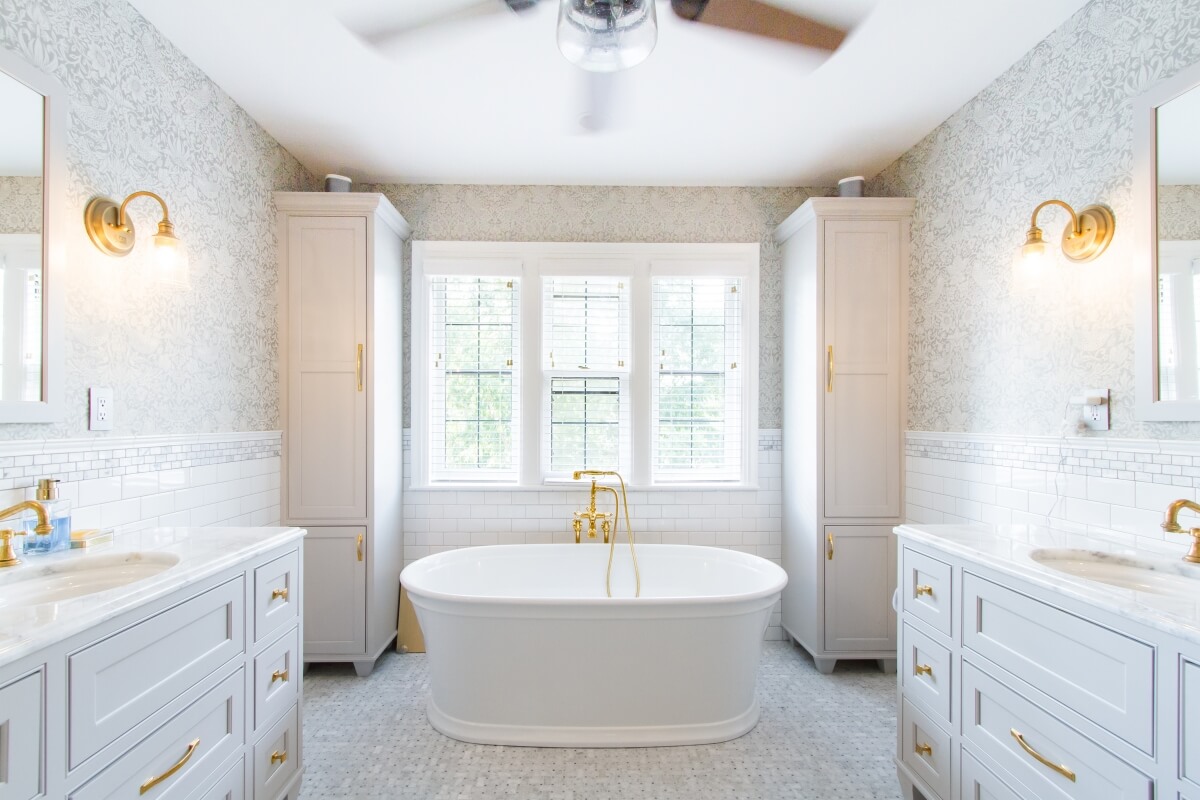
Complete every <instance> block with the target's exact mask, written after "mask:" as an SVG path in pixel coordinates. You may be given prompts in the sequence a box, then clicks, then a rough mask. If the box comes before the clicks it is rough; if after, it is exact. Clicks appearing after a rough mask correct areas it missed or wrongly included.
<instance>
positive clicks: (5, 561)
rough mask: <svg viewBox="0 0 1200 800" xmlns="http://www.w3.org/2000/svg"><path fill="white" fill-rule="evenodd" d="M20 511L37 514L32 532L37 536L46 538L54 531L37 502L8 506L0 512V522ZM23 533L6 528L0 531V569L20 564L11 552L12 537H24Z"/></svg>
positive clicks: (44, 509)
mask: <svg viewBox="0 0 1200 800" xmlns="http://www.w3.org/2000/svg"><path fill="white" fill-rule="evenodd" d="M22 511H32V512H34V513H35V514H37V519H38V521H37V525H36V526H35V527H34V529H33V532H34V533H36V534H37V535H38V536H47V535H49V533H50V531H52V530H54V529H53V528H51V527H50V517H49V516H48V515H47V514H46V507H45V506H43V505H42V504H41V503H39V502H38V501H37V500H26V501H25V502H23V503H17V504H16V505H15V506H9V507H8V508H5V509H3V510H0V520H5V519H8V518H9V517H11V516H14V515H15V514H18V513H20V512H22ZM24 535H25V531H15V530H11V529H8V528H5V529H4V530H0V567H15V566H16V565H17V564H20V563H21V559H19V558H17V554H16V551H14V550H13V546H12V540H13V537H14V536H24Z"/></svg>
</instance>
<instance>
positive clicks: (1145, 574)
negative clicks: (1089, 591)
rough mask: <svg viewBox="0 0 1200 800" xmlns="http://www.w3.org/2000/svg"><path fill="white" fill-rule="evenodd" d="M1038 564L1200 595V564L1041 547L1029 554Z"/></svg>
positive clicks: (1136, 586)
mask: <svg viewBox="0 0 1200 800" xmlns="http://www.w3.org/2000/svg"><path fill="white" fill-rule="evenodd" d="M1029 557H1030V558H1032V559H1033V560H1034V561H1035V562H1037V563H1038V564H1041V565H1042V566H1044V567H1049V568H1050V569H1054V570H1058V571H1059V572H1063V573H1066V574H1068V575H1074V576H1076V577H1079V578H1086V579H1087V580H1090V581H1099V582H1100V583H1106V584H1108V585H1109V586H1117V587H1120V588H1122V589H1132V590H1134V591H1138V592H1150V593H1152V594H1162V595H1168V596H1172V597H1179V596H1184V597H1187V596H1200V567H1193V566H1191V565H1189V564H1184V563H1182V562H1178V563H1176V562H1170V561H1152V560H1149V559H1140V558H1133V557H1130V556H1122V555H1114V554H1111V553H1099V552H1095V551H1092V550H1074V549H1057V548H1041V549H1038V550H1034V551H1032V552H1031V553H1030V554H1029Z"/></svg>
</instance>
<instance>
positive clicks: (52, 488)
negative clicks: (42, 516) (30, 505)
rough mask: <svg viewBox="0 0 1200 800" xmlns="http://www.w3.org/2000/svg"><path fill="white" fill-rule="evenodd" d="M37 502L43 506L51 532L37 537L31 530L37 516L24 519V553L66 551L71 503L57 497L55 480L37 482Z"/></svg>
mask: <svg viewBox="0 0 1200 800" xmlns="http://www.w3.org/2000/svg"><path fill="white" fill-rule="evenodd" d="M37 500H38V502H39V503H41V504H42V505H43V506H45V508H46V516H48V517H49V518H50V527H51V529H52V530H51V532H50V534H49V535H48V536H39V535H38V534H37V533H35V532H34V530H33V529H34V526H36V525H37V516H36V515H33V514H31V515H29V516H27V517H25V519H24V522H25V531H26V533H25V552H26V553H53V552H55V551H56V550H66V549H67V548H68V547H69V546H70V544H71V501H70V500H63V499H61V498H60V497H59V496H58V479H57V478H41V479H40V480H38V486H37Z"/></svg>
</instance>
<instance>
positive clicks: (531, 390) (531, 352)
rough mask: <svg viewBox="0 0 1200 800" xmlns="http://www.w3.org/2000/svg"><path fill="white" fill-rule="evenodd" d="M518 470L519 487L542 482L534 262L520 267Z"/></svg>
mask: <svg viewBox="0 0 1200 800" xmlns="http://www.w3.org/2000/svg"><path fill="white" fill-rule="evenodd" d="M521 272H522V275H521V278H522V279H521V300H520V302H521V354H520V361H519V362H518V363H519V364H520V367H521V441H520V445H521V469H520V474H519V475H518V478H517V482H518V483H519V484H520V485H522V486H538V485H540V484H541V483H542V476H543V475H544V474H545V471H546V470H545V467H543V465H542V430H543V426H544V425H548V424H550V421H549V420H547V419H543V413H544V409H543V408H542V389H543V385H544V381H543V376H542V280H541V275H540V272H541V271H540V269H539V266H538V263H537V262H536V261H532V262H531V261H526V262H525V263H524V264H523V265H522V268H521Z"/></svg>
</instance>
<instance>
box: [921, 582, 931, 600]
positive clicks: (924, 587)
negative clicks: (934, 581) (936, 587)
mask: <svg viewBox="0 0 1200 800" xmlns="http://www.w3.org/2000/svg"><path fill="white" fill-rule="evenodd" d="M923 594H927V595H929V596H930V597H933V587H932V586H927V585H925V584H923V583H922V584H918V585H917V597H920V596H921V595H923Z"/></svg>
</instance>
